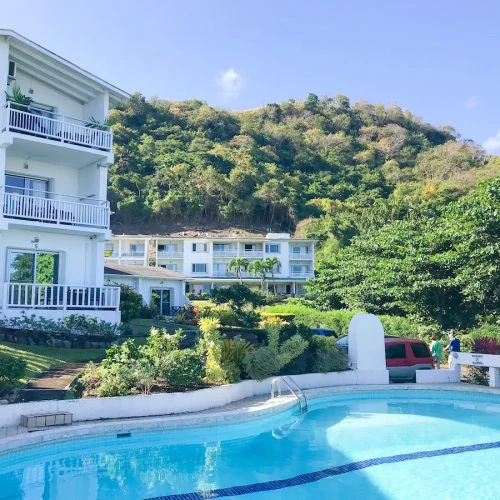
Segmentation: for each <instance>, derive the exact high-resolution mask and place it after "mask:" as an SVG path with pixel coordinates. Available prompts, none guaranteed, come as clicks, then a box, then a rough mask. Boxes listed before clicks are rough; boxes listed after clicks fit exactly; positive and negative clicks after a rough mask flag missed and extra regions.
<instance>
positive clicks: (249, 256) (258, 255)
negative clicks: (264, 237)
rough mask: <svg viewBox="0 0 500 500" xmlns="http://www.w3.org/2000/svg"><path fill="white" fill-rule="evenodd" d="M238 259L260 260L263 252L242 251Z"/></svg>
mask: <svg viewBox="0 0 500 500" xmlns="http://www.w3.org/2000/svg"><path fill="white" fill-rule="evenodd" d="M240 257H244V258H247V259H262V258H263V257H264V252H263V251H262V250H242V251H241V252H240Z"/></svg>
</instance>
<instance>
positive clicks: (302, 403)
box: [271, 376, 307, 413]
mask: <svg viewBox="0 0 500 500" xmlns="http://www.w3.org/2000/svg"><path fill="white" fill-rule="evenodd" d="M287 379H288V380H290V382H292V383H293V385H295V389H296V390H294V389H293V387H292V386H291V385H290V382H289V381H288V380H287ZM282 382H284V383H285V385H286V386H287V387H288V390H289V391H290V392H291V393H292V394H293V395H294V396H295V397H296V398H297V401H298V402H299V408H300V412H301V413H305V412H306V411H307V398H306V395H305V394H304V393H303V392H302V389H301V388H300V387H299V386H298V384H297V382H295V380H293V378H292V377H290V376H287V377H276V378H274V379H273V380H272V381H271V399H274V389H275V387H276V386H277V387H278V396H281V383H282Z"/></svg>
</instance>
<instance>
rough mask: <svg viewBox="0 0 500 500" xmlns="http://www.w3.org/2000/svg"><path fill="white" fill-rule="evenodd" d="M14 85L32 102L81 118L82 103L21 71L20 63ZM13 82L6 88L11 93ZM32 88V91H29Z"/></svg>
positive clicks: (58, 112)
mask: <svg viewBox="0 0 500 500" xmlns="http://www.w3.org/2000/svg"><path fill="white" fill-rule="evenodd" d="M15 84H16V85H18V86H19V87H20V89H21V91H22V93H23V94H25V95H27V96H29V97H31V98H32V99H33V101H34V102H36V103H40V104H46V105H49V106H54V107H55V108H56V109H55V112H56V113H57V114H61V115H66V116H69V117H71V118H76V119H78V120H83V119H84V116H83V105H82V104H81V103H79V102H78V101H76V100H75V99H72V98H71V97H69V96H67V95H65V94H63V93H62V92H61V91H59V90H57V89H55V88H54V87H50V86H49V85H47V84H46V83H44V82H41V81H40V80H38V79H36V78H34V77H32V76H30V75H27V74H25V73H24V72H23V68H22V64H21V65H18V68H17V72H16V82H15ZM12 87H13V84H11V85H10V86H9V87H8V88H7V92H8V93H9V94H11V93H12V90H11V89H12ZM30 89H31V90H33V92H32V93H31V92H29V91H30Z"/></svg>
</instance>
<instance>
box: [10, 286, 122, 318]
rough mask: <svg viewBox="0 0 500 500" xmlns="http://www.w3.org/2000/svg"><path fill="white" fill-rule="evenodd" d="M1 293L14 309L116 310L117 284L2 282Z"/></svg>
mask: <svg viewBox="0 0 500 500" xmlns="http://www.w3.org/2000/svg"><path fill="white" fill-rule="evenodd" d="M4 297H5V301H6V304H5V306H6V307H7V308H15V309H17V308H19V309H62V310H65V311H66V310H81V311H84V310H97V309H100V310H113V311H118V309H119V306H120V287H118V286H100V287H94V286H91V287H89V286H69V285H52V284H49V285H41V284H33V283H5V293H4Z"/></svg>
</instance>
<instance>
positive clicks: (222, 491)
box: [146, 441, 500, 500]
mask: <svg viewBox="0 0 500 500" xmlns="http://www.w3.org/2000/svg"><path fill="white" fill-rule="evenodd" d="M494 448H500V441H494V442H490V443H480V444H473V445H468V446H455V447H452V448H442V449H440V450H429V451H418V452H414V453H403V454H400V455H392V456H388V457H379V458H371V459H367V460H360V461H358V462H351V463H348V464H343V465H337V466H335V467H329V468H327V469H322V470H319V471H314V472H307V473H305V474H299V475H297V476H294V477H291V478H286V479H275V480H273V481H265V482H262V483H252V484H247V485H242V486H231V487H229V488H219V489H215V490H209V491H200V492H191V493H176V494H173V495H166V496H159V497H151V498H148V499H146V500H206V499H207V498H223V497H229V496H241V495H246V494H249V493H261V492H264V491H272V490H281V489H285V488H290V487H292V486H301V485H304V484H308V483H313V482H316V481H320V480H321V479H326V478H329V477H334V476H339V475H341V474H346V473H348V472H354V471H357V470H362V469H367V468H369V467H374V466H376V465H384V464H392V463H398V462H407V461H410V460H418V459H421V458H432V457H442V456H446V455H457V454H460V453H469V452H474V451H483V450H491V449H494Z"/></svg>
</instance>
